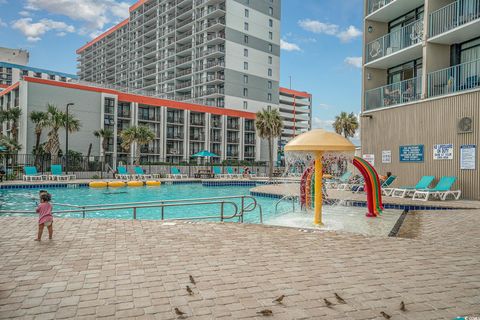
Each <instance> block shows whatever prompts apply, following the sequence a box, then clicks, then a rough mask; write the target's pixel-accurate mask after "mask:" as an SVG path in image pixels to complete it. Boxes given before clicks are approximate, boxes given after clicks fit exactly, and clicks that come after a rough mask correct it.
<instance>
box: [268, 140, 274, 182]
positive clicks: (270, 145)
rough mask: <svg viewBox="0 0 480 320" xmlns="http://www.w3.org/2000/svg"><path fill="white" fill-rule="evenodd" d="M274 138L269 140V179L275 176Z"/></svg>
mask: <svg viewBox="0 0 480 320" xmlns="http://www.w3.org/2000/svg"><path fill="white" fill-rule="evenodd" d="M272 140H273V138H271V137H270V138H268V177H269V178H272V176H273V141H272Z"/></svg>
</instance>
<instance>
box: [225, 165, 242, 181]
mask: <svg viewBox="0 0 480 320" xmlns="http://www.w3.org/2000/svg"><path fill="white" fill-rule="evenodd" d="M239 177H240V178H241V177H242V175H239V174H237V173H235V172H233V169H232V167H227V178H231V179H233V178H239Z"/></svg>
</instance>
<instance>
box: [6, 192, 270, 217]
mask: <svg viewBox="0 0 480 320" xmlns="http://www.w3.org/2000/svg"><path fill="white" fill-rule="evenodd" d="M234 200H237V201H238V200H239V201H240V204H237V203H236V202H234ZM200 205H202V206H205V205H215V206H216V205H218V207H219V210H220V212H219V215H215V216H201V217H189V218H171V219H168V218H166V215H165V211H166V209H167V208H171V207H194V206H200ZM54 206H60V207H66V208H71V209H68V210H60V211H54V212H53V214H55V215H57V216H58V215H61V214H66V213H80V214H82V218H85V217H86V214H87V212H98V211H114V210H125V209H129V210H130V209H131V210H132V217H133V219H134V220H136V219H137V210H138V209H147V208H159V209H160V220H162V221H163V220H208V219H220V221H222V222H223V221H225V220H232V219H235V218H238V222H240V223H243V222H244V217H245V214H246V213H249V212H253V211H255V210H256V209H257V208H258V210H259V220H260V223H263V210H262V206H261V205H260V204H259V203H258V202H257V200H256V199H255V197H253V196H229V197H212V198H197V199H178V200H157V201H145V202H127V203H110V204H98V205H83V206H79V205H73V204H64V203H54ZM228 206H231V208H232V209H233V213H232V214H226V213H225V210H226V209H227V208H226V207H228ZM1 214H26V215H31V214H35V215H36V214H37V213H36V212H35V211H19V210H17V211H12V210H0V215H1Z"/></svg>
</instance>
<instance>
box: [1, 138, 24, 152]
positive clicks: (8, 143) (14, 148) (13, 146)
mask: <svg viewBox="0 0 480 320" xmlns="http://www.w3.org/2000/svg"><path fill="white" fill-rule="evenodd" d="M0 145H1V146H3V147H5V148H6V150H5V151H6V152H7V153H16V152H18V150H20V149H21V148H22V146H21V145H20V144H18V142H17V141H16V140H13V139H12V138H9V137H7V136H5V135H3V134H1V133H0Z"/></svg>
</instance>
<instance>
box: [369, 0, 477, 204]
mask: <svg viewBox="0 0 480 320" xmlns="http://www.w3.org/2000/svg"><path fill="white" fill-rule="evenodd" d="M364 4H365V8H364V9H365V30H364V31H365V32H364V43H365V46H364V60H363V62H364V65H363V108H362V111H363V114H362V121H361V140H362V151H363V154H364V155H368V156H367V157H368V159H373V161H374V163H375V166H376V167H377V169H379V171H380V172H382V173H385V172H387V171H390V172H392V174H394V175H397V176H398V182H399V185H415V183H416V182H417V181H418V180H419V179H420V178H421V177H422V176H424V175H433V176H436V177H437V179H438V178H440V177H442V176H454V177H455V178H456V184H455V185H454V186H453V188H455V189H461V190H462V192H463V196H464V197H465V198H471V199H472V198H474V199H480V193H479V192H478V190H479V189H480V168H479V161H478V147H479V146H478V145H479V143H480V0H456V1H454V0H365V2H364Z"/></svg>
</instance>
